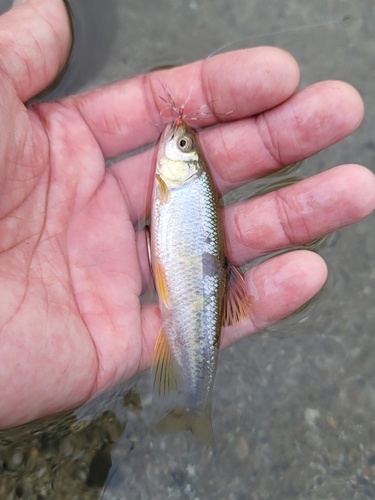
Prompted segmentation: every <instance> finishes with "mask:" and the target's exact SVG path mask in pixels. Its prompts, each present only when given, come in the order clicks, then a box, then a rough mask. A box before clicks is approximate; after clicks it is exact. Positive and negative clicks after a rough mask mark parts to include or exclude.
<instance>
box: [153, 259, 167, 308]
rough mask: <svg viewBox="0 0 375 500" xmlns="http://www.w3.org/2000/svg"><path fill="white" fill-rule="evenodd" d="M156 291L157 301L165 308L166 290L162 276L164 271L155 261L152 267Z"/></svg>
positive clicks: (165, 283) (165, 282) (163, 276)
mask: <svg viewBox="0 0 375 500" xmlns="http://www.w3.org/2000/svg"><path fill="white" fill-rule="evenodd" d="M153 268H154V269H153V270H154V277H155V285H156V291H157V292H158V296H159V299H160V300H161V301H162V302H163V304H164V305H165V306H167V305H168V288H167V281H166V278H165V274H164V269H163V267H162V266H161V264H160V262H158V261H156V262H155V265H154V266H153Z"/></svg>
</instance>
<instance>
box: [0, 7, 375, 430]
mask: <svg viewBox="0 0 375 500" xmlns="http://www.w3.org/2000/svg"><path fill="white" fill-rule="evenodd" d="M69 45H70V33H69V24H68V19H67V16H66V13H65V10H64V5H63V2H62V1H61V0H29V1H27V2H26V3H24V4H22V5H20V6H18V7H16V8H14V9H12V10H11V11H9V12H8V13H6V14H4V15H3V16H2V17H1V18H0V61H1V62H0V64H1V71H2V78H1V83H0V102H1V106H0V127H1V138H2V141H1V144H2V147H1V149H0V157H1V163H0V164H1V172H0V176H1V181H0V197H1V203H0V232H1V238H0V294H1V301H0V345H1V349H0V380H1V382H0V399H1V401H2V404H1V407H0V427H9V426H12V425H16V424H19V423H22V422H25V421H27V420H32V419H34V418H37V417H39V416H42V415H45V414H48V413H52V412H56V411H61V410H64V409H67V408H71V407H75V406H78V405H80V404H81V403H83V402H84V401H86V400H87V399H89V398H90V397H92V396H93V395H95V394H98V393H100V392H101V391H103V390H104V389H106V388H108V387H110V386H112V385H114V384H116V383H118V382H120V381H123V380H126V379H128V378H130V377H131V376H132V375H134V374H135V373H136V372H138V371H139V370H143V369H146V368H148V367H149V366H150V363H151V360H152V355H153V348H154V344H155V339H156V335H157V332H158V330H159V327H160V315H159V314H158V309H157V305H156V304H148V305H146V306H144V307H142V306H141V304H140V300H139V297H140V295H141V293H142V291H144V290H145V288H146V287H147V284H148V282H149V280H150V275H149V267H148V260H147V249H146V244H145V235H144V233H143V231H137V230H136V229H135V227H136V224H137V222H138V221H139V220H142V218H143V217H144V213H145V209H146V206H147V204H148V201H149V197H150V194H151V185H152V176H153V169H154V164H153V162H152V161H151V160H152V151H147V152H145V153H141V154H138V155H135V156H132V157H131V158H128V159H126V160H123V161H121V162H119V163H115V164H113V165H112V166H111V167H109V168H107V169H106V168H105V161H106V159H108V158H111V157H114V156H116V155H119V154H123V153H126V152H128V151H132V150H135V149H137V148H139V147H141V146H144V145H147V144H149V143H152V142H154V141H156V140H157V139H158V136H159V134H160V132H161V130H162V128H163V124H165V123H166V122H167V121H168V120H170V119H171V117H169V118H168V116H165V114H163V115H162V116H161V115H160V111H161V110H162V109H164V108H165V103H163V101H162V100H161V99H159V98H158V97H157V96H156V94H158V93H160V82H162V83H163V84H165V85H166V86H167V88H168V89H169V91H170V93H171V95H173V98H174V100H175V102H176V103H179V104H180V103H183V102H184V101H185V100H186V96H188V95H189V93H190V90H191V85H192V84H193V88H192V90H191V93H190V99H189V102H188V103H187V105H186V112H190V111H194V110H196V109H198V108H199V107H200V106H202V105H203V104H205V103H212V104H211V110H210V111H211V112H212V117H211V118H208V119H207V118H205V119H204V120H203V119H202V121H199V120H197V121H196V122H194V125H196V126H202V127H206V126H207V125H213V124H215V123H218V122H220V121H221V122H222V121H225V122H226V123H225V125H223V126H221V127H217V128H213V129H207V130H203V131H202V132H201V133H200V144H201V146H202V148H203V150H204V154H205V157H206V159H207V161H208V163H209V164H210V166H211V169H212V173H213V176H214V178H215V181H216V184H217V186H218V189H219V191H220V193H225V192H227V191H228V190H230V189H232V188H233V187H236V186H238V185H241V184H242V183H245V182H247V181H249V180H251V179H255V178H259V177H262V176H264V175H266V174H268V173H270V172H274V171H276V170H278V169H280V168H282V167H283V166H285V165H288V164H290V163H293V162H295V161H298V160H300V159H303V158H305V157H307V156H310V155H312V154H314V153H315V152H317V151H319V150H321V149H323V148H325V147H327V146H329V145H331V144H333V143H335V142H337V141H339V140H340V139H342V138H344V137H346V136H347V135H348V134H350V133H351V132H352V131H353V130H355V129H356V128H357V127H358V125H359V124H360V122H361V120H362V116H363V105H362V101H361V98H360V96H359V95H358V93H357V92H356V91H355V90H354V89H353V88H352V87H350V86H349V85H347V84H345V83H343V82H337V81H328V82H321V83H317V84H314V85H311V86H309V87H307V88H305V89H302V90H300V91H298V92H296V88H297V85H298V81H299V71H298V66H297V64H296V62H295V60H294V59H293V58H292V57H291V56H290V55H289V54H287V53H286V52H283V51H281V50H279V49H276V48H265V47H259V48H255V49H248V50H244V51H238V52H233V53H227V54H223V55H220V56H216V57H213V58H211V59H208V60H205V61H200V62H196V63H193V64H190V65H188V66H185V67H179V68H173V69H170V70H164V71H159V72H154V73H151V74H148V75H142V76H140V77H137V78H134V79H131V80H128V81H123V82H119V83H116V84H115V85H111V86H107V87H105V88H103V89H97V90H94V91H90V92H88V93H86V94H82V95H79V96H75V97H71V98H68V99H65V100H63V101H60V102H56V103H48V104H47V103H45V104H38V105H34V106H32V107H29V108H27V107H25V105H24V104H23V103H24V102H26V101H27V100H28V99H30V98H31V97H32V96H33V95H36V94H37V93H38V92H40V91H41V90H42V89H43V88H45V87H46V86H47V85H48V83H49V82H51V81H52V80H53V79H54V77H55V76H56V74H57V73H58V71H59V69H60V68H61V67H63V65H64V62H65V59H66V56H67V54H68V51H69ZM228 111H232V112H231V113H230V114H228V115H226V114H225V113H227V112H228ZM155 123H158V124H160V127H156V126H155V125H154V124H155ZM374 206H375V182H374V176H373V175H372V173H371V172H370V171H368V170H367V169H365V168H363V167H361V166H359V165H342V166H338V167H336V168H332V169H331V170H328V171H326V172H324V173H321V174H319V175H317V176H315V177H312V178H310V179H306V180H304V181H301V182H299V183H297V184H295V185H293V186H289V187H286V188H283V189H280V190H278V191H276V192H274V193H269V194H266V195H264V196H262V197H259V198H256V199H253V200H250V201H247V202H244V203H241V204H238V205H234V206H230V207H227V208H224V209H223V218H224V224H225V229H226V234H227V250H228V253H229V255H228V257H229V258H230V259H231V260H232V262H233V263H235V264H242V263H244V262H248V261H250V260H251V259H254V258H255V257H257V256H259V255H260V254H264V253H267V252H269V251H271V250H273V249H274V248H283V247H289V246H291V245H292V246H293V245H301V244H303V243H306V242H308V241H311V240H313V239H314V238H317V237H319V236H321V235H323V234H325V233H327V232H330V231H333V230H335V229H337V228H340V227H343V226H345V225H348V224H351V223H353V222H356V221H358V220H360V219H361V218H363V217H365V216H366V215H368V214H369V213H370V212H371V211H372V210H373V208H374ZM326 275H327V269H326V265H325V263H324V261H323V260H322V259H321V258H320V257H319V256H318V255H316V254H315V253H311V252H308V251H295V252H291V253H288V254H285V255H282V256H279V257H275V258H273V259H271V260H269V261H267V262H264V263H262V264H260V265H258V266H256V267H254V268H252V269H251V270H250V271H249V272H248V273H247V274H246V275H245V280H246V283H247V286H248V288H249V292H250V294H251V295H252V296H253V297H254V308H253V312H252V315H251V317H250V318H249V319H248V320H247V321H245V322H243V323H242V324H240V325H239V326H237V327H233V328H231V329H228V330H227V331H225V332H224V334H223V339H222V345H224V346H225V345H228V344H229V343H232V342H234V341H235V340H238V339H240V338H243V337H244V336H245V335H248V334H250V333H254V332H256V331H257V330H259V329H262V328H264V327H265V326H267V325H270V324H272V323H274V322H276V321H278V320H280V319H281V318H283V317H285V316H286V315H287V314H289V313H291V312H292V311H293V310H295V309H296V308H298V307H299V306H300V305H301V304H303V303H304V302H305V301H306V300H308V299H309V298H310V297H312V296H313V295H314V294H315V293H316V292H317V291H318V290H319V289H320V288H321V287H322V285H323V284H324V282H325V280H326Z"/></svg>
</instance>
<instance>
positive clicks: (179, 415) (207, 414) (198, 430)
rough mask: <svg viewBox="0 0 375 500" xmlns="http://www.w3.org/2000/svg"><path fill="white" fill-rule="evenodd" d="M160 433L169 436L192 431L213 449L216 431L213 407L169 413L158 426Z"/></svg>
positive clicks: (178, 409) (181, 409) (177, 409)
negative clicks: (213, 425)
mask: <svg viewBox="0 0 375 500" xmlns="http://www.w3.org/2000/svg"><path fill="white" fill-rule="evenodd" d="M157 427H158V429H159V431H161V432H165V433H167V434H170V433H174V432H181V431H190V432H191V433H192V434H193V436H195V437H196V438H197V439H199V440H200V441H203V443H206V444H208V445H210V446H211V447H213V446H214V445H215V441H214V431H213V429H212V423H211V405H209V408H208V409H204V410H202V411H196V412H193V411H188V410H185V409H183V408H174V409H173V410H172V411H170V412H169V413H167V414H166V415H165V417H163V418H162V419H161V420H160V422H159V423H158V425H157Z"/></svg>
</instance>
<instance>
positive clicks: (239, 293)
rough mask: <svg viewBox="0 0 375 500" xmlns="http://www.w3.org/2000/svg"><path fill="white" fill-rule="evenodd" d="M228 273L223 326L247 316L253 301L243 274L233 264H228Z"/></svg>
mask: <svg viewBox="0 0 375 500" xmlns="http://www.w3.org/2000/svg"><path fill="white" fill-rule="evenodd" d="M228 273H229V277H228V284H227V288H226V292H225V297H224V311H223V326H231V325H234V324H236V323H239V322H240V321H242V320H243V319H245V318H247V317H248V316H249V314H250V312H251V308H252V303H253V300H252V297H251V296H250V295H249V292H248V291H247V287H246V283H245V282H244V279H243V277H242V274H241V273H240V272H239V271H238V270H237V269H236V268H235V267H234V266H233V265H232V264H228Z"/></svg>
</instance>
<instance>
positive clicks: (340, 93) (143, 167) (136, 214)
mask: <svg viewBox="0 0 375 500" xmlns="http://www.w3.org/2000/svg"><path fill="white" fill-rule="evenodd" d="M348 110H350V112H349V113H348ZM362 116H363V104H362V100H361V98H360V96H359V94H358V93H357V91H356V90H355V89H353V87H351V86H350V85H348V84H346V83H343V82H321V83H318V84H315V85H312V86H311V87H307V88H306V89H303V90H301V91H300V92H298V93H297V94H294V95H293V96H292V97H291V98H290V99H288V100H287V101H286V102H284V103H282V104H280V105H279V106H277V107H276V108H273V109H271V110H269V111H266V112H265V113H264V116H263V117H262V118H261V117H260V116H258V117H256V118H249V119H247V120H240V121H238V122H234V123H230V124H225V125H222V126H221V127H216V128H214V129H209V130H204V131H202V132H201V133H200V134H199V140H200V143H201V146H202V148H203V150H204V153H205V156H206V159H207V161H208V164H209V165H210V166H211V171H212V173H213V176H214V178H215V184H216V185H217V187H218V189H219V191H220V192H221V193H222V194H224V193H225V192H227V191H229V190H230V189H232V188H234V187H237V186H238V185H239V184H241V183H246V182H249V181H251V180H253V179H256V178H259V177H262V176H265V175H267V174H269V173H271V172H273V171H275V170H277V169H278V168H280V167H281V166H285V165H288V164H290V163H294V162H295V161H298V160H301V159H303V158H306V157H308V156H310V155H312V154H314V153H316V152H318V151H320V150H321V149H323V148H325V147H328V146H330V145H332V144H334V143H335V142H337V141H339V140H341V139H343V138H344V137H346V136H347V135H349V134H350V133H351V132H353V130H355V129H356V128H357V127H358V125H359V124H360V122H361V120H362ZM154 169H155V159H154V157H153V152H152V151H146V152H144V153H142V154H140V155H137V156H134V157H132V158H128V159H126V160H123V161H121V162H119V163H118V164H115V165H113V166H112V167H111V170H112V171H113V173H114V175H115V176H116V178H117V179H118V182H119V185H120V187H121V189H122V191H123V193H124V196H126V197H127V199H128V202H129V203H130V207H131V213H132V217H133V220H134V221H136V220H138V219H139V218H140V217H142V216H143V214H144V210H145V206H146V196H150V192H151V191H150V185H151V184H152V174H153V171H154ZM148 199H149V198H148Z"/></svg>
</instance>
